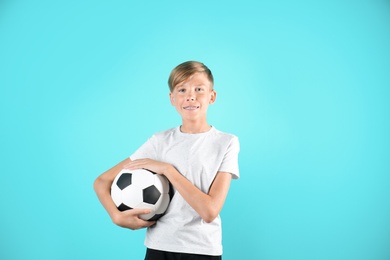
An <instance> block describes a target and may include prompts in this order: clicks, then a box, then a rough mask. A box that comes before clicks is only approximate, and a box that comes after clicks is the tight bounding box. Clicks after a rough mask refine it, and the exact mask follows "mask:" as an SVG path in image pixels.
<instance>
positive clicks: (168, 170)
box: [163, 164, 176, 179]
mask: <svg viewBox="0 0 390 260" xmlns="http://www.w3.org/2000/svg"><path fill="white" fill-rule="evenodd" d="M175 171H176V168H175V167H173V165H172V164H167V167H166V168H165V171H164V173H163V175H164V176H165V177H167V178H168V179H169V177H170V176H172V174H174V172H175Z"/></svg>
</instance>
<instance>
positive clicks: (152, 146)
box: [129, 135, 157, 161]
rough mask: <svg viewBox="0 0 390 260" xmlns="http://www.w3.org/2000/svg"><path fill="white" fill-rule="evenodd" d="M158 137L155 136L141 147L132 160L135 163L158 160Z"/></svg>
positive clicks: (132, 156) (131, 156) (131, 157)
mask: <svg viewBox="0 0 390 260" xmlns="http://www.w3.org/2000/svg"><path fill="white" fill-rule="evenodd" d="M156 156H157V154H156V137H155V136H154V135H153V136H152V137H151V138H149V139H148V140H147V141H146V142H145V143H144V144H143V145H141V146H140V147H139V148H138V149H137V150H136V151H135V152H134V153H133V154H132V155H130V157H129V158H130V160H132V161H134V160H137V159H143V158H150V159H156Z"/></svg>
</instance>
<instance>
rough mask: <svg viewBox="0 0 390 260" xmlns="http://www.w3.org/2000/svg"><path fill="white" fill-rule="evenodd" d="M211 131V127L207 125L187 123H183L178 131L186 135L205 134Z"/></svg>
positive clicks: (205, 123)
mask: <svg viewBox="0 0 390 260" xmlns="http://www.w3.org/2000/svg"><path fill="white" fill-rule="evenodd" d="M210 129H211V126H210V125H209V124H208V123H207V122H204V123H198V124H196V123H189V122H183V124H182V125H181V126H180V131H181V132H182V133H187V134H200V133H205V132H207V131H209V130H210Z"/></svg>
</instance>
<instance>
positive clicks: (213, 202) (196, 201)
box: [164, 166, 230, 223]
mask: <svg viewBox="0 0 390 260" xmlns="http://www.w3.org/2000/svg"><path fill="white" fill-rule="evenodd" d="M164 175H165V176H166V177H167V178H168V179H169V181H170V182H171V183H172V185H173V186H174V187H175V189H176V190H177V191H178V192H179V193H180V194H181V196H182V197H183V198H184V199H185V200H186V201H187V203H188V204H189V205H190V206H191V207H192V208H193V209H194V210H195V211H196V212H197V213H198V214H199V215H200V217H201V218H202V219H203V220H204V221H205V222H207V223H209V222H212V221H213V220H214V219H215V218H216V217H217V216H218V214H219V212H220V211H221V209H222V206H223V203H224V201H225V198H226V194H227V189H228V188H229V186H227V189H221V191H220V192H214V193H213V192H211V191H210V192H209V193H208V194H206V193H204V192H203V191H201V190H200V189H198V188H197V187H196V186H195V185H194V184H192V183H191V182H190V181H189V180H188V179H187V178H185V177H184V176H183V175H182V174H181V173H179V172H178V171H177V170H176V168H174V167H173V166H169V167H167V170H166V171H165V172H164ZM228 177H229V178H230V176H228ZM219 184H220V183H219ZM229 184H230V181H229V183H228V185H229ZM225 186H226V185H225ZM225 190H226V191H225Z"/></svg>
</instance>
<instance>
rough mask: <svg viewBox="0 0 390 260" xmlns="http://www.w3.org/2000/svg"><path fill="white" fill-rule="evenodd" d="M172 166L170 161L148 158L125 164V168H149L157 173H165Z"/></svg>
mask: <svg viewBox="0 0 390 260" xmlns="http://www.w3.org/2000/svg"><path fill="white" fill-rule="evenodd" d="M170 166H171V165H170V164H168V163H164V162H160V161H156V160H152V159H147V158H146V159H138V160H134V161H131V162H129V163H127V164H125V165H124V167H123V168H124V169H128V170H136V169H147V170H150V171H152V172H155V173H157V174H164V173H166V172H167V170H168V168H169V167H170Z"/></svg>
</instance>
